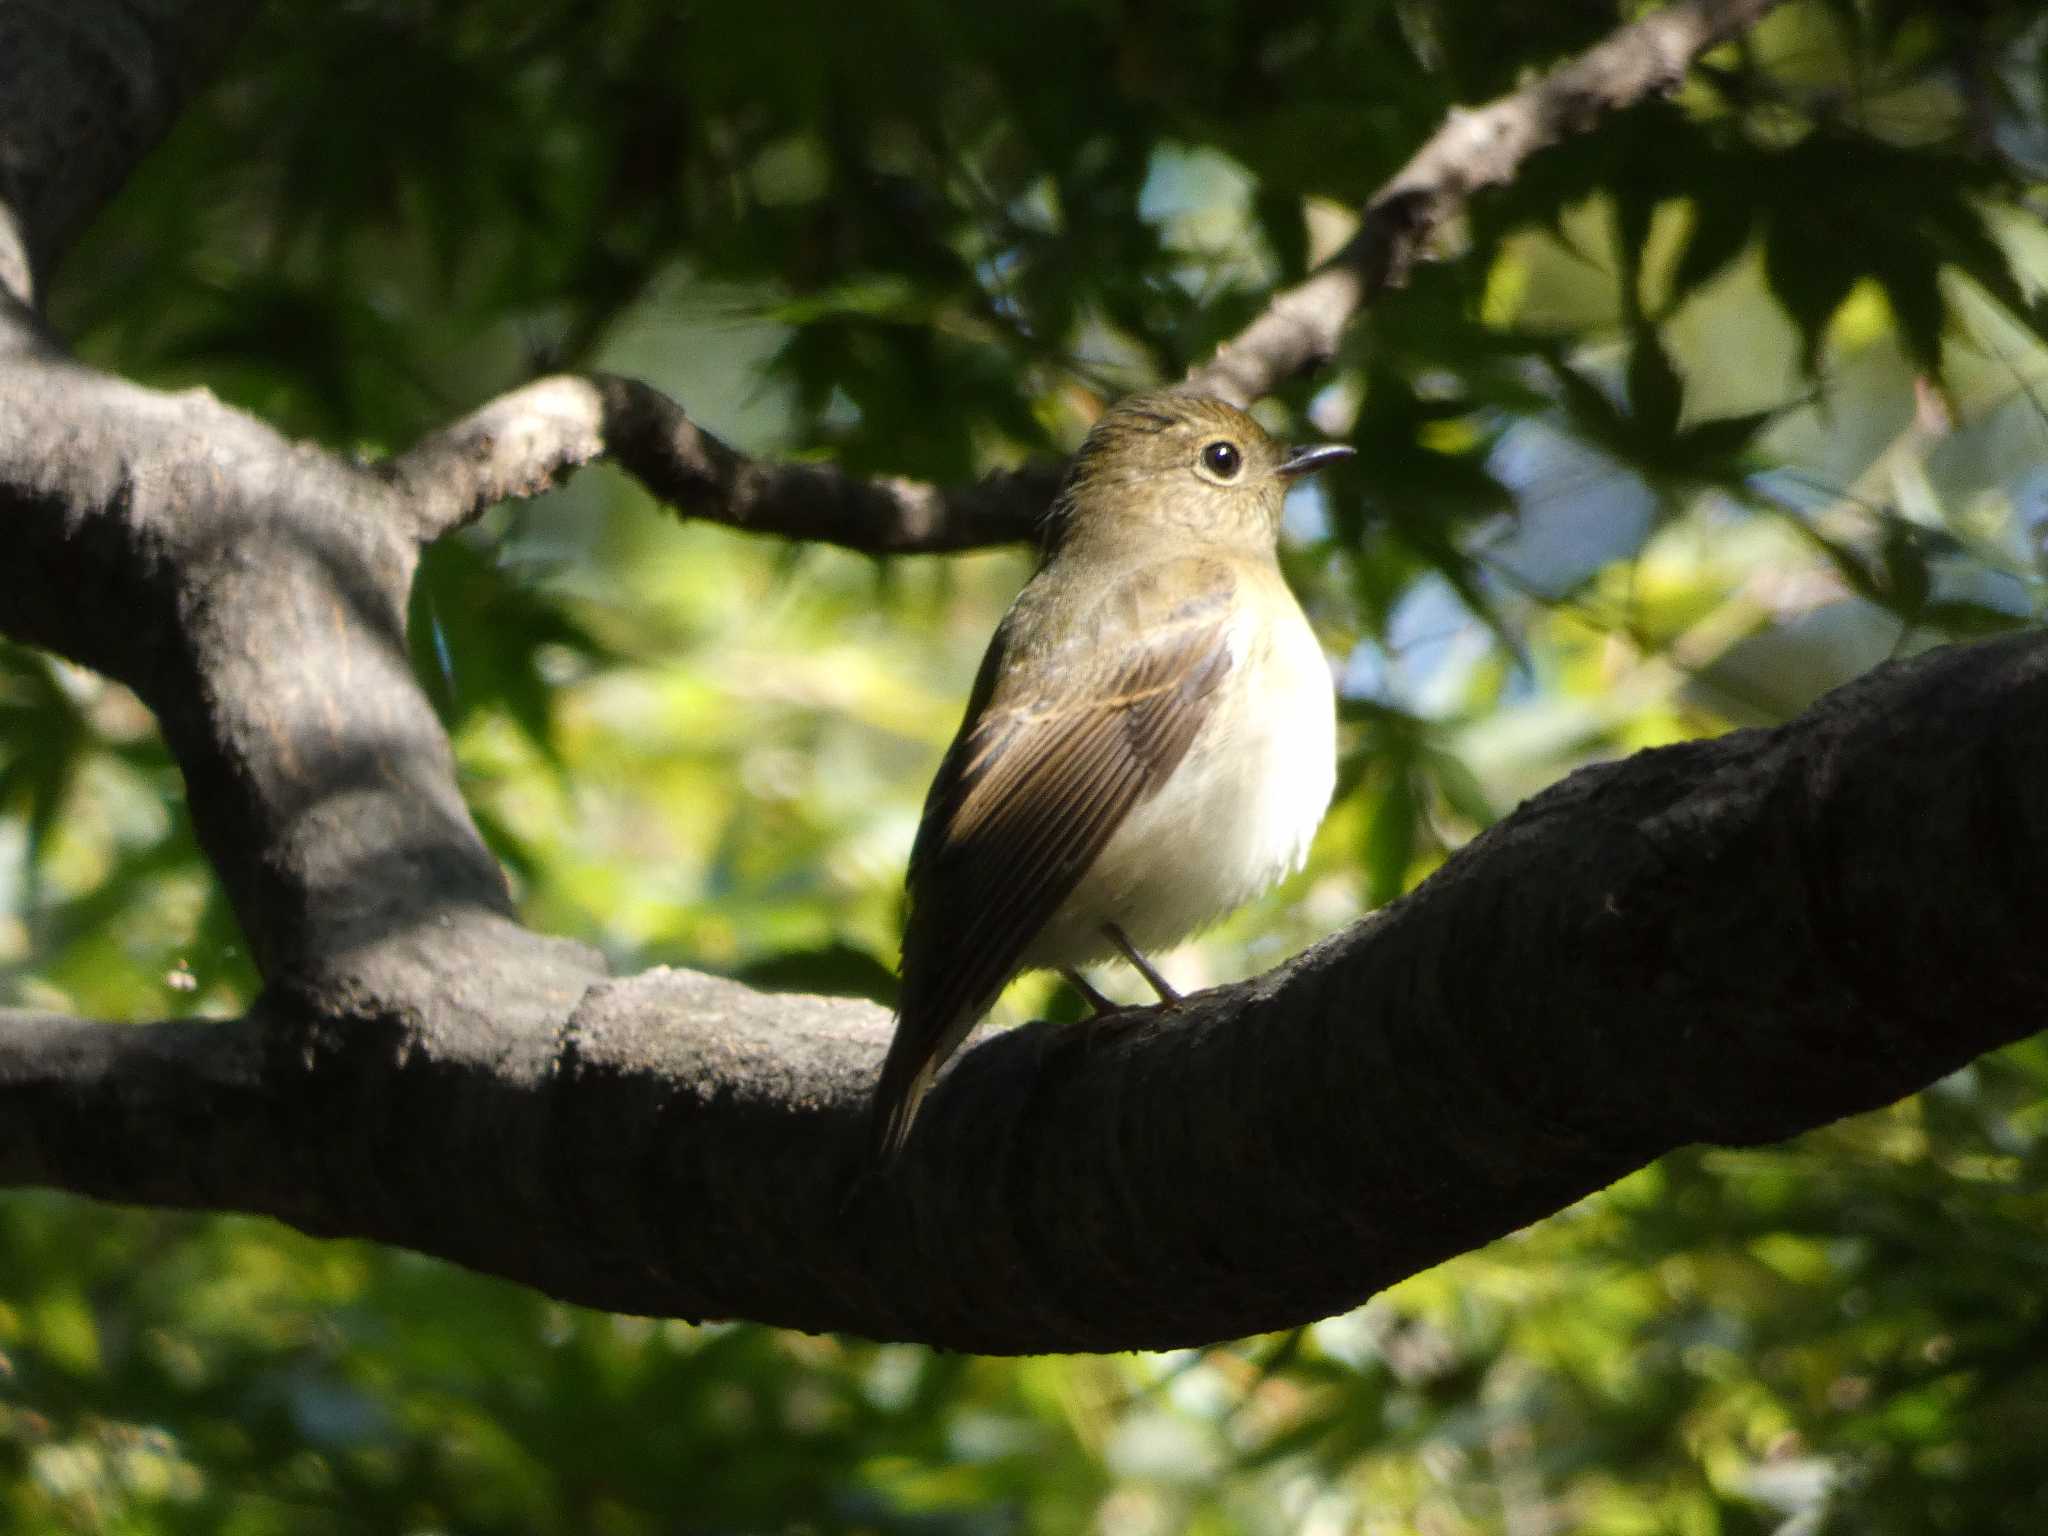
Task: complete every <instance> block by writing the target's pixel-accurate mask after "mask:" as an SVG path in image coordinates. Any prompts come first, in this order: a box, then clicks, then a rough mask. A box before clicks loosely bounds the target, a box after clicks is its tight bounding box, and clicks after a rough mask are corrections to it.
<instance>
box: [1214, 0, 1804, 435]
mask: <svg viewBox="0 0 2048 1536" xmlns="http://www.w3.org/2000/svg"><path fill="white" fill-rule="evenodd" d="M1778 3H1779V0H1679V3H1677V4H1674V5H1668V6H1666V7H1664V8H1663V9H1662V10H1659V11H1653V12H1651V13H1650V14H1649V15H1648V16H1645V17H1644V18H1643V19H1642V20H1641V21H1638V22H1636V23H1634V24H1633V25H1631V26H1626V27H1623V28H1622V29H1621V30H1620V31H1618V32H1616V33H1614V34H1613V35H1612V36H1611V37H1609V38H1607V39H1606V41H1604V42H1602V43H1600V44H1599V45H1598V46H1597V47H1594V48H1590V49H1588V50H1587V51H1586V52H1585V53H1583V54H1581V55H1579V57H1577V58H1575V59H1573V60H1571V61H1570V62H1569V63H1566V64H1563V65H1561V66H1559V67H1558V68H1557V69H1555V70H1552V71H1551V72H1550V73H1549V74H1547V75H1545V76H1543V77H1542V78H1541V79H1539V80H1536V81H1534V82H1532V83H1531V84H1529V85H1526V86H1524V87H1522V88H1521V89H1520V90H1518V91H1515V92H1513V93H1512V94H1510V95H1507V96H1503V97H1501V98H1500V99H1499V100H1497V101H1492V102H1489V103H1488V104H1487V105H1485V106H1483V107H1478V108H1475V109H1473V110H1471V111H1454V112H1452V114H1451V116H1450V118H1449V120H1448V121H1447V122H1445V124H1444V125H1443V127H1442V128H1440V129H1438V130H1437V132H1436V134H1435V135H1434V136H1433V137H1432V138H1431V139H1430V141H1429V142H1428V143H1427V144H1425V145H1423V146H1422V148H1421V149H1420V150H1418V151H1416V153H1415V156H1414V158H1413V159H1411V160H1410V161H1409V162H1408V163H1407V165H1405V166H1403V167H1402V168H1401V171H1400V173H1399V174H1398V175H1396V176H1395V177H1394V179H1393V180H1392V181H1390V182H1388V183H1387V184H1386V185H1385V186H1383V187H1381V188H1380V190H1379V191H1378V192H1376V193H1374V194H1373V196H1372V200H1371V201H1370V202H1368V203H1367V204H1366V205H1365V211H1364V214H1363V215H1362V217H1361V218H1360V220H1359V224H1358V228H1357V230H1356V231H1355V232H1354V233H1353V234H1352V236H1351V238H1350V239H1349V240H1348V241H1346V242H1345V244H1344V246H1343V248H1342V249H1340V250H1339V251H1338V252H1337V253H1336V254H1335V255H1333V256H1331V257H1330V258H1329V260H1327V261H1325V262H1324V263H1323V264H1322V265H1321V266H1319V267H1317V268H1316V270H1315V271H1313V272H1311V273H1310V274H1309V275H1308V276H1307V277H1306V278H1304V279H1303V280H1302V281H1301V282H1299V283H1297V284H1295V286H1294V287H1292V288H1286V289H1283V290H1281V291H1280V292H1279V293H1277V294H1275V295H1274V296H1273V299H1272V301H1271V302H1270V303H1269V304H1267V306H1266V307H1265V309H1264V310H1262V311H1261V312H1260V313H1259V315H1258V316H1257V317H1256V318H1255V319H1254V320H1253V321H1252V323H1251V324H1250V325H1248V326H1246V327H1245V328H1244V329H1243V330H1241V331H1239V332H1238V333H1237V335H1235V336H1234V337H1232V338H1231V339H1230V340H1229V341H1227V342H1225V343H1224V344H1223V345H1222V346H1221V347H1218V348H1217V349H1216V355H1215V356H1214V357H1212V358H1210V359H1209V361H1208V362H1206V363H1203V364H1201V365H1200V366H1199V367H1197V368H1194V369H1192V370H1191V371H1190V372H1189V374H1188V377H1187V381H1186V383H1187V387H1188V388H1190V389H1193V390H1195V391H1197V392H1198V393H1201V394H1207V395H1216V396H1218V397H1220V398H1222V399H1225V400H1229V401H1232V402H1233V403H1235V404H1237V405H1249V404H1250V403H1251V402H1252V401H1254V400H1257V399H1259V398H1260V397H1261V396H1264V395H1269V394H1271V393H1272V392H1273V391H1274V390H1275V389H1277V388H1278V387H1279V386H1280V385H1282V384H1284V383H1286V382H1287V381H1288V380H1289V379H1292V378H1296V377H1299V376H1300V375H1302V374H1304V373H1309V372H1313V371H1314V370H1315V369H1317V368H1320V367H1322V366H1323V365H1324V364H1325V363H1327V362H1329V360H1330V359H1331V358H1333V357H1335V356H1336V355H1337V347H1338V344H1339V343H1340V342H1341V341H1342V340H1343V337H1344V333H1345V331H1347V330H1348V329H1350V327H1351V323H1352V321H1353V320H1355V319H1357V317H1358V313H1359V311H1360V310H1361V309H1363V308H1364V307H1365V306H1366V305H1368V304H1370V303H1371V302H1372V301H1373V300H1374V299H1375V298H1377V297H1378V296H1379V295H1380V293H1381V292H1383V291H1384V290H1385V289H1387V288H1389V287H1398V286H1399V285H1400V284H1401V282H1402V281H1403V280H1404V279H1405V278H1406V276H1407V274H1408V270H1409V268H1410V267H1412V266H1413V265H1414V264H1415V262H1416V260H1417V259H1418V258H1419V257H1420V256H1421V255H1422V253H1423V251H1424V250H1425V249H1426V248H1427V246H1428V244H1429V242H1430V240H1431V238H1432V237H1433V236H1434V235H1435V234H1436V232H1437V231H1438V230H1439V229H1441V228H1442V227H1443V226H1444V225H1445V224H1446V223H1447V222H1448V221H1449V220H1450V219H1452V218H1453V217H1455V216H1456V215H1457V214H1458V213H1459V212H1461V211H1462V210H1463V209H1464V206H1465V204H1466V203H1467V202H1468V201H1469V200H1470V199H1471V197H1472V194H1473V193H1475V192H1477V191H1479V190H1480V189H1481V188H1482V187H1489V186H1500V185H1502V184H1503V183H1505V182H1507V181H1509V180H1510V179H1512V178H1513V176H1514V174H1515V172H1516V171H1518V170H1520V169H1521V166H1522V162H1523V161H1524V160H1527V159H1528V158H1529V157H1530V156H1531V155H1533V154H1535V153H1536V152H1537V151H1538V150H1540V149H1544V148H1546V147H1547V146H1549V145H1552V144H1555V143H1556V142H1557V141H1558V140H1559V139H1562V138H1565V137H1567V136H1569V135H1571V134H1575V133H1583V132H1585V131H1586V130H1587V129H1589V128H1591V127H1593V125H1594V124H1596V123H1597V122H1599V121H1600V119H1601V118H1602V117H1604V116H1605V115H1606V114H1608V113H1609V112H1613V111H1617V110H1619V109H1621V108H1623V107H1629V106H1633V105H1635V103H1637V102H1639V101H1641V100H1642V99H1643V98H1644V97H1646V96H1650V95H1653V94H1656V93H1658V92H1663V91H1673V90H1676V89H1677V88H1678V85H1679V83H1680V82H1681V81H1682V80H1684V78H1685V72H1686V70H1687V68H1688V67H1690V65H1691V64H1692V61H1693V60H1694V59H1696V58H1698V57H1699V55H1700V54H1702V53H1704V52H1706V51H1707V50H1708V49H1709V48H1712V47H1713V46H1715V45H1716V44H1717V43H1723V42H1726V41H1727V40H1728V39H1730V38H1732V37H1734V36H1736V35H1737V34H1739V33H1741V32H1742V31H1744V30H1745V29H1747V28H1748V27H1750V26H1751V25H1753V24H1754V23H1755V22H1756V21H1757V19H1758V18H1759V17H1761V16H1762V15H1763V14H1764V12H1766V11H1768V10H1770V9H1771V8H1772V7H1773V6H1775V5H1777V4H1778Z"/></svg>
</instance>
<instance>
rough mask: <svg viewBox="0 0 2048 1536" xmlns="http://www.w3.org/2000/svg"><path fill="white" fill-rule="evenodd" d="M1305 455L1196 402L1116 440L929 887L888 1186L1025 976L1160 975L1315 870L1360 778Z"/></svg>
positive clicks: (1140, 409)
mask: <svg viewBox="0 0 2048 1536" xmlns="http://www.w3.org/2000/svg"><path fill="white" fill-rule="evenodd" d="M1351 452H1352V450H1351V449H1350V448H1349V447H1346V446H1344V445H1342V444H1337V443H1318V444H1314V445H1311V446H1307V447H1303V448H1297V449H1292V450H1290V449H1289V448H1287V447H1285V446H1284V445H1282V444H1281V443H1279V442H1278V441H1276V440H1275V439H1274V438H1273V437H1272V436H1270V435H1269V434H1268V433H1267V432H1266V430H1265V429H1264V428H1263V427H1261V426H1260V425H1259V423H1258V422H1257V421H1256V420H1254V419H1253V418H1252V417H1251V416H1250V415H1248V414H1246V413H1245V412H1243V411H1241V410H1239V409H1237V408H1236V407H1234V406H1232V405H1230V404H1228V403H1226V402H1224V401H1221V400H1216V399H1212V398H1209V397H1207V396H1203V395H1198V394H1191V393H1182V392H1178V391H1172V390H1167V391H1157V392H1151V393H1144V394H1138V395H1132V396H1129V397H1126V398H1125V399H1123V400H1121V401H1119V402H1117V403H1116V404H1114V405H1112V406H1110V407H1109V408H1108V409H1107V410H1105V411H1104V412H1103V414H1102V415H1101V416H1100V417H1099V418H1098V419H1097V421H1096V422H1095V424H1094V426H1093V427H1092V428H1091V430H1090V431H1089V433H1088V435H1087V439H1086V440H1085V441H1084V442H1083V443H1082V445H1081V447H1080V449H1079V451H1078V452H1077V453H1076V455H1075V457H1074V459H1073V462H1072V464H1071V466H1070V467H1069V469H1068V472H1067V475H1066V478H1065V479H1064V481H1063V482H1062V485H1061V488H1060V490H1059V492H1058V494H1057V495H1056V496H1055V498H1054V500H1053V503H1052V506H1051V509H1050V510H1049V512H1048V513H1047V516H1046V519H1045V523H1044V525H1043V536H1042V538H1041V541H1040V548H1039V557H1038V563H1037V566H1036V568H1035V570H1034V571H1033V573H1032V576H1031V578H1030V580H1029V581H1028V582H1027V583H1026V584H1025V586H1024V588H1023V590H1022V591H1021V592H1020V593H1019V594H1018V596H1017V598H1016V601H1015V602H1014V603H1013V604H1012V605H1011V607H1010V610H1009V612H1008V613H1007V614H1006V615H1005V616H1004V618H1003V620H1002V622H1001V623H1000V624H999V625H998V626H997V628H996V631H995V634H994V636H993V637H992V638H991V639H990V641H989V645H988V650H987V653H986V654H985V655H984V656H983V658H982V662H981V667H980V670H979V672H978V673H977V675H976V677H975V681H974V686H973V689H972V691H971V692H970V694H969V696H968V701H967V709H966V713H965V715H964V717H963V718H962V720H961V723H960V728H959V731H958V733H957V734H956V735H955V736H954V738H953V742H952V745H951V746H950V747H949V748H948V750H947V752H946V754H945V756H944V758H943V759H942V760H941V762H940V765H939V769H938V772H937V774H936V776H935V777H934V778H933V780H932V785H931V789H930V792H929V793H928V794H927V796H926V799H925V806H924V814H923V817H922V819H921V821H920V822H919V825H918V830H917V835H916V838H915V840H914V842H913V845H912V849H911V854H910V863H909V868H908V871H907V874H906V877H905V888H906V895H907V903H906V915H905V920H904V932H903V951H902V962H901V967H900V977H901V989H900V993H899V1002H898V1007H897V1011H896V1023H895V1032H894V1034H893V1036H892V1037H891V1040H890V1044H889V1050H888V1054H887V1056H886V1057H885V1058H884V1061H883V1065H882V1069H881V1074H880V1076H879V1078H878V1079H877V1081H876V1084H875V1088H874V1090H873V1094H872V1096H871V1100H870V1106H869V1134H868V1141H869V1146H868V1152H869V1166H871V1167H875V1166H886V1165H888V1164H889V1163H891V1162H893V1161H894V1160H895V1159H896V1158H897V1156H898V1155H899V1154H900V1153H901V1152H902V1150H903V1148H904V1146H905V1145H906V1143H907V1141H908V1139H909V1136H910V1130H911V1126H912V1124H913V1122H914V1121H915V1119H916V1116H917V1112H918V1106H919V1105H920V1104H921V1103H922V1101H923V1099H924V1096H925V1094H926V1092H927V1091H928V1090H929V1089H930V1087H931V1085H932V1082H933V1080H934V1079H935V1078H936V1076H937V1074H938V1071H939V1068H940V1067H941V1066H943V1065H944V1064H945V1062H946V1060H947V1058H949V1057H950V1056H951V1055H952V1054H953V1053H954V1052H955V1051H956V1050H958V1049H959V1047H960V1045H961V1043H962V1042H963V1041H964V1040H965V1039H966V1038H967V1036H968V1035H969V1034H970V1033H971V1032H972V1031H973V1028H974V1026H975V1024H976V1023H977V1022H979V1020H980V1018H981V1016H982V1014H984V1013H985V1012H986V1011H987V1010H988V1008H989V1007H990V1006H991V1005H992V1004H993V1003H994V1001H995V999H996V996H997V994H998V993H1000V992H1001V991H1002V989H1003V988H1004V987H1005V986H1006V985H1008V983H1009V982H1010V980H1011V979H1012V978H1013V977H1015V976H1017V975H1019V974H1021V973H1022V972H1024V971H1026V970H1039V969H1054V970H1058V971H1060V972H1061V973H1062V974H1063V975H1064V976H1065V977H1066V979H1067V980H1068V981H1069V982H1070V983H1071V984H1073V985H1074V986H1075V988H1076V990H1078V991H1079V992H1080V993H1081V994H1082V995H1083V997H1085V998H1086V999H1087V1001H1088V1002H1089V1003H1090V1004H1091V1005H1092V1006H1093V1007H1094V1008H1095V1009H1096V1011H1097V1012H1104V1011H1107V1010H1109V1009H1110V1008H1111V1007H1113V1006H1114V1005H1112V1004H1111V1003H1110V1002H1109V1001H1108V999H1106V998H1105V997H1103V995H1102V994H1101V993H1100V992H1098V991H1097V990H1096V989H1095V988H1094V987H1093V986H1091V985H1090V984H1089V983H1088V982H1087V981H1086V980H1085V979H1084V978H1083V977H1082V976H1081V974H1080V970H1079V968H1080V967H1081V966H1083V965H1088V964H1092V963H1095V962H1097V961H1102V960H1107V959H1110V958H1112V957H1115V956H1121V957H1122V958H1123V959H1125V960H1126V961H1128V962H1129V963H1130V964H1131V965H1132V966H1134V967H1135V968H1136V969H1137V970H1138V971H1139V973H1140V974H1141V975H1143V976H1144V977H1145V979H1146V980H1147V981H1148V982H1149V983H1150V984H1151V986H1152V988H1153V989H1154V990H1155V991H1156V992H1157V993H1158V995H1159V998H1160V1001H1161V1002H1162V1003H1165V1004H1172V1003H1177V1002H1178V1001H1179V1000H1180V999H1179V997H1178V995H1177V994H1176V993H1175V992H1174V990H1173V988H1172V987H1171V986H1170V985H1169V984H1168V983H1167V981H1166V979H1165V978H1164V977H1163V976H1161V975H1160V974H1159V972H1158V970H1157V969H1156V968H1155V967H1154V966H1153V965H1152V964H1151V963H1150V961H1149V960H1148V959H1147V958H1146V951H1147V950H1156V949H1159V948H1161V947H1165V946H1170V945H1172V944H1176V943H1178V942H1180V941H1181V940H1182V939H1185V938H1187V937H1188V936H1189V935H1191V934H1193V933H1196V932H1198V931H1200V930H1201V929H1203V928H1206V927H1208V926H1210V925H1211V924H1212V923H1214V922H1215V921H1217V920H1218V919H1220V918H1222V917H1223V916H1225V915H1226V914H1228V913H1229V912H1231V911H1233V910H1235V909H1236V908H1238V907H1240V906H1242V905H1244V904H1245V903H1246V902H1248V901H1250V900H1252V899H1253V898H1254V897H1256V896H1258V895H1260V894H1262V893H1263V892H1264V891H1266V890H1267V889H1268V888H1269V887H1271V886H1272V885H1273V884H1274V883H1275V882H1277V881H1278V880H1280V879H1281V878H1282V877H1284V876H1285V875H1288V874H1290V873H1292V872H1293V871H1294V870H1296V869H1298V868H1300V867H1301V865H1302V864H1303V863H1304V861H1305V860H1306V858H1307V856H1308V849H1309V844H1310V841H1311V839H1312V838H1313V837H1314V835H1315V831H1316V828H1317V827H1318V826H1319V825H1320V824H1321V822H1322V818H1323V813H1324V812H1325V811H1326V810H1327V809H1328V807H1329V803H1330V795H1331V792H1332V789H1333V788H1334V785H1335V780H1336V695H1335V690H1334V688H1333V685H1332V680H1331V672H1330V665H1329V661H1328V658H1327V657H1325V655H1324V654H1323V650H1322V647H1321V645H1320V643H1319V642H1318V641H1317V639H1316V637H1315V633H1314V631H1313V630H1312V629H1311V628H1310V627H1309V623H1308V619H1307V616H1306V615H1305V614H1304V613H1303V612H1302V610H1301V605H1300V603H1299V602H1297V601H1296V600H1295V597H1294V594H1293V593H1292V592H1291V591H1290V590H1289V589H1288V586H1287V583H1286V581H1285V580H1284V579H1283V577H1282V575H1281V572H1280V565H1279V559H1278V542H1279V532H1280V513H1281V505H1282V503H1283V502H1284V501H1285V499H1286V495H1287V488H1288V486H1289V485H1290V484H1291V483H1292V482H1294V481H1295V480H1297V479H1298V478H1300V477H1301V476H1303V475H1306V474H1309V473H1311V472H1312V471H1314V470H1317V469H1320V468H1322V467H1323V466H1324V465H1326V464H1329V463H1332V462H1333V461H1335V460H1338V459H1341V458H1345V457H1347V456H1349V455H1350V453H1351Z"/></svg>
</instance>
